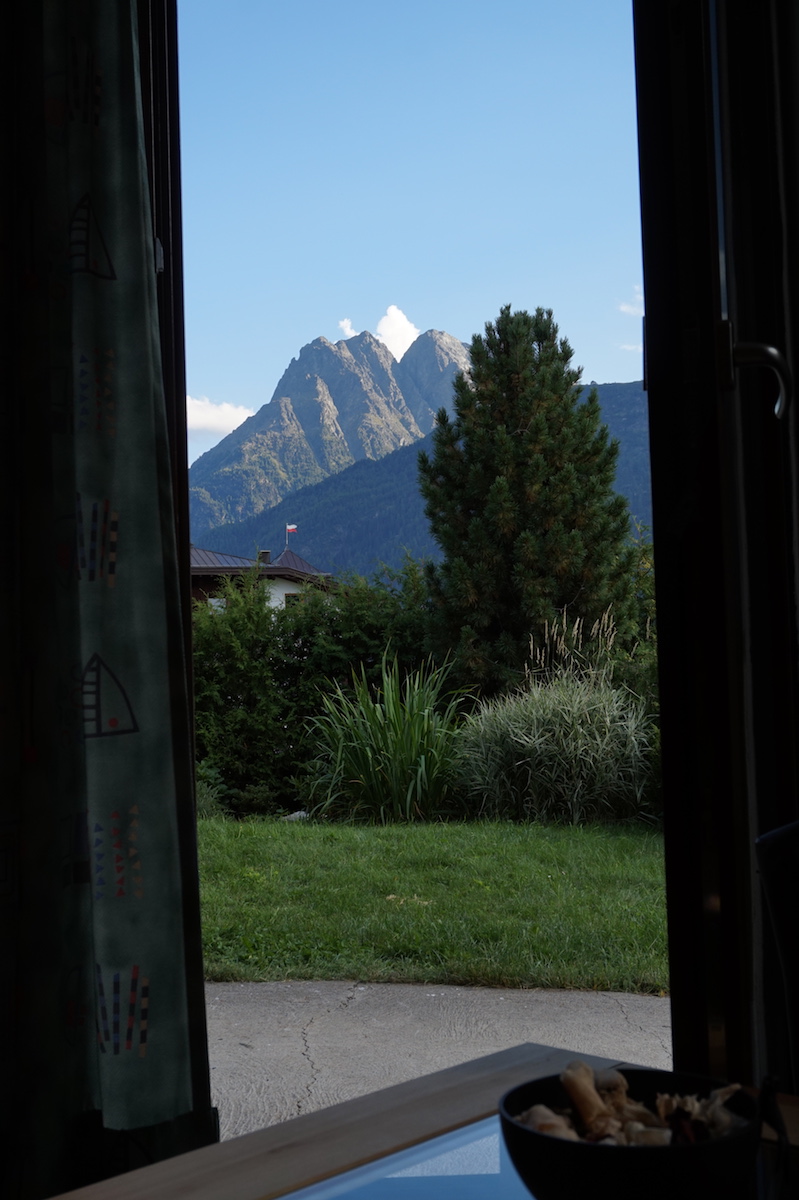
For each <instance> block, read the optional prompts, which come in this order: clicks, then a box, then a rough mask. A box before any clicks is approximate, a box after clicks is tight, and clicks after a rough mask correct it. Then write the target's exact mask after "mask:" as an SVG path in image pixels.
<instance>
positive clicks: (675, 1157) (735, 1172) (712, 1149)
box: [499, 1068, 760, 1200]
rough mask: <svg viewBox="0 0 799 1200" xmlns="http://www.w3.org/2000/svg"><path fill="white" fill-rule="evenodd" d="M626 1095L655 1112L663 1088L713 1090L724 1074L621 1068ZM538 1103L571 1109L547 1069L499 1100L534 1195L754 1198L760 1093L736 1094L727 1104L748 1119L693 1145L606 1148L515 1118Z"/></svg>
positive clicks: (517, 1163) (514, 1156)
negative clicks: (553, 1133)
mask: <svg viewBox="0 0 799 1200" xmlns="http://www.w3.org/2000/svg"><path fill="white" fill-rule="evenodd" d="M623 1074H624V1076H625V1078H626V1079H627V1081H628V1084H629V1090H628V1095H629V1096H630V1099H632V1100H640V1101H641V1102H642V1103H643V1104H645V1105H646V1106H647V1107H648V1108H651V1109H652V1110H653V1111H654V1108H655V1097H656V1095H657V1093H658V1092H667V1093H670V1094H672V1095H680V1096H690V1095H694V1094H696V1095H698V1096H699V1097H700V1098H702V1097H703V1096H709V1095H710V1093H711V1092H712V1091H713V1090H714V1089H715V1088H717V1087H723V1086H724V1084H723V1082H722V1081H720V1080H716V1079H708V1078H706V1077H705V1076H702V1075H690V1074H685V1073H683V1072H675V1071H649V1070H642V1069H640V1068H635V1069H630V1070H626V1069H625V1070H624V1072H623ZM534 1104H546V1105H548V1106H549V1107H550V1108H556V1109H557V1108H568V1107H570V1101H569V1098H568V1096H567V1095H566V1092H565V1091H564V1089H563V1085H562V1084H561V1082H560V1078H559V1077H558V1076H557V1075H548V1076H546V1077H545V1078H544V1079H536V1080H533V1081H532V1082H531V1083H523V1084H521V1085H520V1086H519V1087H515V1088H513V1089H512V1090H511V1091H509V1092H506V1093H505V1095H504V1096H503V1097H502V1099H501V1100H500V1102H499V1117H500V1122H501V1125H502V1136H503V1138H504V1140H505V1145H506V1147H507V1150H508V1154H509V1155H510V1158H511V1162H512V1163H513V1165H514V1167H515V1168H516V1170H517V1171H518V1173H519V1175H520V1176H521V1179H522V1181H523V1182H524V1184H525V1185H526V1186H527V1188H528V1189H529V1190H530V1192H531V1193H532V1194H533V1196H535V1198H536V1200H567V1198H569V1200H570V1198H571V1197H575V1198H577V1197H582V1196H586V1197H587V1196H609V1197H612V1198H613V1200H628V1198H629V1200H661V1198H662V1200H716V1198H717V1197H724V1200H751V1198H752V1197H753V1196H756V1194H757V1191H756V1161H757V1151H758V1146H759V1144H760V1117H759V1114H758V1105H757V1101H756V1100H755V1098H754V1097H753V1096H751V1095H749V1093H747V1092H744V1091H740V1092H736V1093H735V1094H734V1095H733V1096H732V1097H731V1098H730V1100H729V1101H728V1105H727V1106H728V1108H730V1109H731V1110H732V1111H733V1112H735V1113H737V1114H738V1115H739V1116H742V1117H745V1118H746V1121H747V1124H746V1125H744V1126H742V1127H741V1128H740V1129H737V1130H735V1132H733V1133H728V1134H725V1135H724V1136H722V1137H719V1138H714V1139H713V1140H709V1141H706V1142H697V1143H696V1144H694V1145H688V1146H684V1145H677V1146H603V1145H598V1144H593V1143H590V1142H571V1141H565V1140H564V1139H561V1138H556V1137H552V1136H551V1135H549V1134H546V1133H536V1131H535V1130H533V1129H528V1128H527V1126H526V1125H521V1124H520V1123H519V1122H518V1121H516V1120H515V1119H514V1118H515V1117H516V1116H518V1115H519V1114H520V1113H523V1112H526V1111H527V1109H528V1108H532V1106H533V1105H534Z"/></svg>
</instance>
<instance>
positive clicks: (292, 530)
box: [286, 525, 297, 533]
mask: <svg viewBox="0 0 799 1200" xmlns="http://www.w3.org/2000/svg"><path fill="white" fill-rule="evenodd" d="M296 532H297V526H296V525H287V526H286V533H296Z"/></svg>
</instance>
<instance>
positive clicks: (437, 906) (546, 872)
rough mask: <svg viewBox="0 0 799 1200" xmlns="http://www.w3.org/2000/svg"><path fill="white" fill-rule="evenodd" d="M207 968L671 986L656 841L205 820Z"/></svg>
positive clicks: (486, 826)
mask: <svg viewBox="0 0 799 1200" xmlns="http://www.w3.org/2000/svg"><path fill="white" fill-rule="evenodd" d="M199 834H200V870H201V878H202V906H203V930H204V938H203V940H204V948H205V966H206V975H207V976H208V977H209V978H210V979H216V980H223V979H228V980H231V979H246V980H280V979H357V980H361V981H373V982H374V981H380V982H394V983H399V982H401V983H412V982H416V983H439V984H440V983H450V984H452V983H458V984H475V985H478V984H482V985H488V986H492V987H548V988H597V989H603V990H606V989H607V990H615V991H632V992H656V993H657V992H660V993H663V992H665V991H667V989H668V969H667V959H666V916H665V890H664V879H663V845H662V837H661V836H660V834H658V833H656V832H653V831H652V830H647V829H645V828H643V827H638V826H635V825H625V826H616V827H614V826H589V827H586V828H571V827H568V828H566V827H551V826H538V825H513V824H506V823H502V824H492V823H482V824H481V823H474V824H444V825H414V826H398V825H394V826H387V827H363V826H361V827H355V826H347V825H329V824H325V825H322V824H312V823H310V822H299V821H298V822H282V821H276V820H269V821H257V822H256V821H252V822H243V823H240V822H234V821H222V820H202V821H200V823H199Z"/></svg>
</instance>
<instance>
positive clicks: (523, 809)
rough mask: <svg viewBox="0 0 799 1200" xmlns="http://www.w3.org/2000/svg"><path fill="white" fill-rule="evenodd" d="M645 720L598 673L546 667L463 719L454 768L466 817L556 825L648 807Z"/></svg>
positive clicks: (639, 706) (648, 725) (636, 702)
mask: <svg viewBox="0 0 799 1200" xmlns="http://www.w3.org/2000/svg"><path fill="white" fill-rule="evenodd" d="M652 734H653V723H652V719H651V718H650V717H649V716H648V715H647V714H646V711H645V707H644V704H643V702H642V701H641V700H640V699H639V698H638V697H636V696H634V695H633V694H632V693H631V692H628V691H627V690H625V689H622V688H616V687H613V686H612V685H611V684H610V683H609V682H608V680H607V677H606V676H604V675H603V674H602V673H601V672H595V673H591V672H589V671H586V672H583V673H582V674H578V673H575V672H570V671H566V670H561V671H556V672H555V673H554V674H553V675H552V676H551V677H550V678H549V679H547V680H539V681H535V680H533V681H532V682H530V683H529V685H528V686H527V687H526V688H525V689H523V690H520V691H518V692H515V693H512V694H511V695H508V696H504V697H502V698H499V699H495V700H490V701H485V702H484V703H482V704H481V705H480V706H479V708H478V709H477V710H476V711H475V712H474V713H472V714H471V715H470V716H469V717H467V718H466V720H465V722H464V724H463V726H462V727H461V729H460V731H459V734H458V740H457V769H458V775H459V779H460V783H461V788H462V791H463V793H464V795H466V796H468V797H469V801H470V808H471V812H472V815H476V816H481V817H490V818H506V819H507V818H510V819H513V820H543V821H565V822H569V823H570V824H573V825H577V824H580V823H581V822H583V821H585V820H586V819H597V818H600V819H601V818H605V819H608V818H610V819H613V818H623V817H630V816H638V815H643V814H645V813H647V812H648V811H651V809H650V800H651V791H652V787H653V783H654V756H653V752H652Z"/></svg>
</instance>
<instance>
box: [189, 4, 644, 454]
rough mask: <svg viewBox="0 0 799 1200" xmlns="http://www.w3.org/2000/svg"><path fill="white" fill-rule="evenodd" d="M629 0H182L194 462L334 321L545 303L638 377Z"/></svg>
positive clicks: (600, 366)
mask: <svg viewBox="0 0 799 1200" xmlns="http://www.w3.org/2000/svg"><path fill="white" fill-rule="evenodd" d="M631 10H632V5H631V3H630V0H549V2H548V3H543V2H540V0H492V3H491V4H487V3H485V0H482V3H476V2H472V0H426V2H424V3H423V2H419V0H404V2H403V3H401V4H400V3H397V2H396V0H395V2H394V3H382V4H381V3H379V2H377V0H372V2H370V3H364V2H362V0H345V2H343V3H334V2H333V0H288V2H287V0H281V2H278V0H179V38H180V41H179V48H180V88H181V92H180V98H181V140H182V171H183V210H184V213H183V215H184V250H185V286H186V354H187V369H188V380H187V384H188V392H189V396H190V397H191V400H190V404H189V424H190V439H189V447H190V459H193V458H195V457H196V456H197V454H199V453H202V452H203V451H205V450H207V449H209V448H210V447H211V446H212V445H215V444H216V442H218V441H219V440H220V439H221V438H222V437H223V436H224V435H225V434H226V433H228V432H229V431H230V429H231V428H233V427H234V426H235V424H237V423H238V422H239V421H240V420H243V419H244V417H245V416H247V415H248V414H249V413H250V412H252V411H254V410H256V409H258V408H260V406H261V405H262V404H265V403H266V402H267V401H268V400H269V399H270V398H271V396H272V393H273V391H274V389H275V387H276V385H277V383H278V380H279V378H280V376H281V374H282V373H283V371H284V370H285V368H286V367H287V366H288V364H289V362H290V360H291V359H292V358H293V357H295V356H296V355H297V353H298V352H299V350H300V348H301V347H302V346H303V345H305V344H306V343H307V342H310V341H312V340H313V339H314V338H316V337H319V336H320V335H321V336H324V337H326V338H328V339H329V340H330V341H337V340H339V339H340V338H341V337H343V336H345V335H346V334H347V333H349V332H350V331H358V332H360V331H361V330H364V329H369V330H371V331H372V332H373V333H378V334H381V335H382V336H383V337H384V339H385V340H386V341H387V343H388V345H389V347H390V348H391V349H393V350H394V351H395V353H397V354H400V353H401V352H402V349H403V347H404V346H405V345H406V344H407V342H408V338H409V337H411V336H413V332H414V330H419V331H424V330H427V329H443V330H446V331H447V332H448V333H451V334H454V335H455V336H456V337H459V338H461V339H462V340H463V341H466V342H468V341H469V339H470V338H471V336H472V334H473V333H476V332H482V330H483V328H484V326H485V323H486V321H489V320H492V319H493V318H494V317H496V315H497V314H498V312H499V309H500V307H501V305H503V304H508V303H509V304H511V305H512V306H513V307H514V308H527V309H533V308H536V307H537V306H539V305H541V306H543V307H546V308H552V309H553V311H554V315H555V320H556V321H557V322H558V324H559V326H560V332H561V334H562V335H563V336H565V337H567V338H568V339H569V341H570V343H571V345H572V347H573V349H574V351H575V362H576V363H578V364H579V365H581V366H582V367H583V379H584V381H585V382H589V381H591V380H596V381H597V382H598V383H608V382H613V381H626V380H633V379H640V378H641V376H642V366H641V315H642V301H641V282H642V273H641V247H640V220H639V209H638V175H637V147H636V128H635V92H634V66H633V48H632V11H631ZM381 321H382V322H383V324H382V325H381V324H380V322H381Z"/></svg>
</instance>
